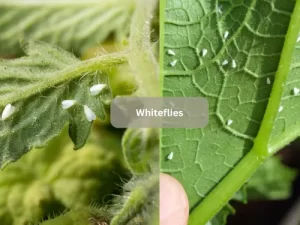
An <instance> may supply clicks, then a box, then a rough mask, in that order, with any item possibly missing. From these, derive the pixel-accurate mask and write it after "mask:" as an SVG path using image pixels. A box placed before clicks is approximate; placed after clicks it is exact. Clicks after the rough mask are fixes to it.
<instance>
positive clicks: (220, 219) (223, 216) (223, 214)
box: [206, 205, 235, 225]
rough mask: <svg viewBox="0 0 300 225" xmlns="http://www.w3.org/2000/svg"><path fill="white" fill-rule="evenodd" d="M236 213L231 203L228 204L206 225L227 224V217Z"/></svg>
mask: <svg viewBox="0 0 300 225" xmlns="http://www.w3.org/2000/svg"><path fill="white" fill-rule="evenodd" d="M234 213H235V210H234V209H233V208H232V206H230V205H226V206H224V207H223V208H222V210H221V211H220V212H219V213H218V214H217V215H216V216H215V217H214V218H213V219H212V220H211V221H209V222H208V223H206V225H226V222H227V217H228V216H229V215H232V214H234Z"/></svg>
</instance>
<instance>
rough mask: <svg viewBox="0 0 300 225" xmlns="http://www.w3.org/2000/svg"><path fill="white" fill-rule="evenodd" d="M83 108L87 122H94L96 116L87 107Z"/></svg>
mask: <svg viewBox="0 0 300 225" xmlns="http://www.w3.org/2000/svg"><path fill="white" fill-rule="evenodd" d="M83 108H84V114H85V116H86V118H87V120H88V121H89V122H92V121H93V120H96V118H97V117H96V114H95V113H94V112H93V110H91V109H90V108H89V107H88V106H87V105H84V106H83Z"/></svg>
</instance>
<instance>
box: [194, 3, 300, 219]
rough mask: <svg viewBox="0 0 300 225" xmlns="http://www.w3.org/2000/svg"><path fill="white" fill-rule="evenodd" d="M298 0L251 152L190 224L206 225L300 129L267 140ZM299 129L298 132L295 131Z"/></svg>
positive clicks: (299, 12) (299, 13)
mask: <svg viewBox="0 0 300 225" xmlns="http://www.w3.org/2000/svg"><path fill="white" fill-rule="evenodd" d="M299 21H300V0H297V1H296V5H295V7H294V11H293V13H292V16H291V20H290V25H289V28H288V31H287V35H286V39H285V42H284V46H283V49H282V54H281V57H280V61H279V66H278V70H277V72H276V74H275V80H274V85H273V87H272V91H271V94H270V98H269V102H268V105H267V108H266V111H265V114H264V117H263V120H262V123H261V126H260V129H259V131H258V135H257V136H256V138H255V140H254V145H253V147H252V149H251V150H250V152H249V153H248V154H247V155H246V156H244V158H243V159H242V160H241V161H240V162H239V163H238V164H237V165H236V166H235V168H234V169H232V170H231V171H230V172H229V173H228V174H227V175H226V177H225V178H224V179H223V180H222V181H221V182H219V183H218V184H217V186H216V187H215V188H214V189H213V190H212V191H211V192H210V193H209V194H208V195H207V196H206V197H205V199H204V200H203V201H202V202H201V203H200V204H199V205H198V206H197V207H196V208H195V209H194V210H193V211H192V212H191V214H190V218H189V225H205V224H206V223H207V222H208V221H209V220H210V219H211V218H212V217H213V216H214V215H215V214H216V213H217V212H218V211H219V210H220V209H221V208H222V207H223V206H224V204H226V203H227V202H228V201H229V200H230V198H231V197H232V196H233V195H234V193H235V192H236V191H238V189H239V188H240V187H241V186H242V185H243V184H244V183H245V182H246V181H247V180H248V179H249V178H250V177H251V175H252V174H253V173H254V172H255V171H256V169H257V168H258V167H259V166H260V165H261V163H262V162H264V160H265V159H266V158H267V157H269V156H271V155H273V154H274V153H275V152H276V151H278V149H279V148H280V147H282V146H284V145H286V144H287V143H289V142H290V141H292V140H293V139H294V138H296V137H298V136H299V134H300V133H298V131H300V126H297V125H296V126H294V127H292V128H290V129H289V130H287V131H290V132H292V133H290V134H289V133H287V131H285V132H284V133H283V134H281V136H282V137H283V138H281V136H279V137H277V138H276V140H275V141H273V142H270V137H271V132H272V128H273V126H274V123H275V121H276V116H277V113H278V108H279V106H280V102H281V98H282V95H283V91H284V86H283V85H282V84H284V83H285V81H286V79H287V77H288V74H289V71H290V68H291V64H292V57H293V54H292V53H293V52H294V48H295V44H296V39H297V37H298V34H299V30H300V23H299ZM297 133H298V135H297Z"/></svg>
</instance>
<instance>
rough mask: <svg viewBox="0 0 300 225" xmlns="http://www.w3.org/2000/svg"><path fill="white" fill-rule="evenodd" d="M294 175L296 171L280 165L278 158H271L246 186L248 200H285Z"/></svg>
mask: <svg viewBox="0 0 300 225" xmlns="http://www.w3.org/2000/svg"><path fill="white" fill-rule="evenodd" d="M296 175H297V171H295V170H293V169H290V168H288V167H286V166H284V165H282V163H281V162H280V159H279V158H278V157H271V158H269V159H268V160H267V161H266V162H265V163H264V164H263V165H262V166H261V167H260V168H259V169H258V170H257V171H256V172H255V174H254V175H253V176H252V177H251V179H250V180H249V182H248V183H247V184H246V189H247V197H248V199H250V200H264V199H266V200H284V199H287V198H289V197H290V195H291V190H292V182H293V180H294V179H295V177H296Z"/></svg>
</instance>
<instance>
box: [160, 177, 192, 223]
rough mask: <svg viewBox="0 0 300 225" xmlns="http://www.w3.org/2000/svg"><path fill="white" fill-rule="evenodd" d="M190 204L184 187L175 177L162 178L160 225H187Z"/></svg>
mask: <svg viewBox="0 0 300 225" xmlns="http://www.w3.org/2000/svg"><path fill="white" fill-rule="evenodd" d="M188 214H189V204H188V200H187V196H186V193H185V191H184V189H183V187H182V185H181V184H180V183H179V182H178V181H177V180H176V179H175V178H173V177H171V176H169V175H166V174H161V176H160V225H173V224H176V225H186V224H187V219H188Z"/></svg>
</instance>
